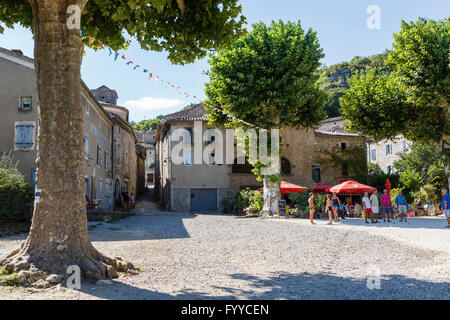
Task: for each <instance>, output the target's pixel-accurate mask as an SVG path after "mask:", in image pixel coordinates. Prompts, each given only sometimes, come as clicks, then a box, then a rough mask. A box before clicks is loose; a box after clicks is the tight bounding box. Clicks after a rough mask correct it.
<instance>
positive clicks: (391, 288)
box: [0, 212, 450, 300]
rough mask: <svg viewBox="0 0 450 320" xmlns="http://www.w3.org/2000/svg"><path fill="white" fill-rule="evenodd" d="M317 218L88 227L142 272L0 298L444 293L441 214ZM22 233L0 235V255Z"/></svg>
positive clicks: (445, 248)
mask: <svg viewBox="0 0 450 320" xmlns="http://www.w3.org/2000/svg"><path fill="white" fill-rule="evenodd" d="M318 223H319V224H318V225H316V226H311V225H309V224H308V222H307V221H306V220H301V219H286V220H279V219H276V220H274V219H269V220H267V219H266V220H262V219H258V218H254V219H236V218H233V217H231V216H227V215H209V214H203V215H192V214H179V213H162V212H160V213H158V212H152V213H150V212H148V213H140V214H139V215H138V216H134V217H130V218H126V219H123V220H120V221H118V222H115V223H103V224H99V223H89V225H90V229H91V231H90V233H91V239H92V241H93V243H94V245H95V247H96V248H98V249H99V250H100V251H102V252H103V253H106V254H107V255H109V256H112V257H115V256H120V257H122V258H124V259H125V260H128V261H132V262H133V263H134V264H135V265H136V266H138V267H140V268H141V269H142V270H143V271H142V272H141V273H140V274H139V275H135V276H133V275H126V276H121V277H120V278H119V279H117V280H115V281H114V284H113V285H109V286H97V285H95V284H94V283H83V284H82V288H81V290H80V291H75V290H69V289H66V288H50V289H45V290H37V289H24V288H5V287H3V288H0V298H1V299H371V300H373V299H450V274H449V266H450V231H449V230H448V229H443V228H442V227H443V226H444V225H445V223H444V220H443V219H436V218H434V219H410V220H409V221H408V223H406V224H400V222H395V224H390V225H388V224H383V223H380V224H377V225H367V226H365V225H364V223H363V221H362V220H360V219H351V220H349V219H347V220H344V222H342V223H340V224H337V225H333V226H328V225H326V224H325V223H326V221H324V220H321V221H319V222H318ZM24 238H25V236H24V235H22V236H12V237H8V238H2V239H0V257H4V256H5V255H6V254H8V253H9V252H10V251H11V250H13V249H15V248H17V247H18V246H19V244H20V242H21V241H22V240H23V239H24ZM429 242H433V244H432V245H430V244H429ZM368 268H378V270H379V272H380V273H381V278H380V279H381V280H380V281H381V282H380V289H374V290H369V289H368V288H367V279H368V276H369V275H370V274H369V273H368Z"/></svg>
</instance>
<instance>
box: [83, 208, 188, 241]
mask: <svg viewBox="0 0 450 320" xmlns="http://www.w3.org/2000/svg"><path fill="white" fill-rule="evenodd" d="M193 218H195V215H180V214H177V215H170V214H162V215H159V214H152V215H136V216H132V217H128V218H125V219H121V220H118V221H114V222H109V223H108V222H98V223H89V235H90V237H91V241H93V242H95V241H133V240H159V239H182V238H189V237H190V236H189V233H188V232H187V230H186V228H185V226H184V224H183V220H184V219H193Z"/></svg>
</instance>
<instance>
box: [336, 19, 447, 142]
mask: <svg viewBox="0 0 450 320" xmlns="http://www.w3.org/2000/svg"><path fill="white" fill-rule="evenodd" d="M394 38H395V43H394V45H393V51H392V52H390V53H389V55H388V58H387V60H386V64H387V66H388V67H389V69H390V70H391V73H390V74H384V73H380V72H377V71H375V70H372V71H369V72H367V73H364V72H360V73H358V75H357V76H354V77H352V78H351V79H350V81H349V84H350V89H349V90H348V91H346V92H345V94H344V96H343V97H342V98H341V100H340V101H341V105H342V115H343V117H344V118H346V119H347V120H348V121H349V129H350V130H353V131H360V132H362V133H364V134H367V135H370V136H372V137H373V138H374V139H375V140H381V139H384V138H393V137H395V136H396V135H398V134H403V135H404V136H405V137H406V138H407V139H409V140H413V141H423V142H439V141H441V140H442V137H443V136H444V135H446V134H447V135H448V134H450V120H449V118H448V100H449V96H450V59H449V50H450V18H446V19H443V20H438V21H433V20H427V19H423V18H419V19H418V20H417V21H415V22H409V23H408V22H405V21H402V25H401V30H400V31H399V32H398V33H397V34H394Z"/></svg>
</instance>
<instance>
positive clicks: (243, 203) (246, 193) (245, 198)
mask: <svg viewBox="0 0 450 320" xmlns="http://www.w3.org/2000/svg"><path fill="white" fill-rule="evenodd" d="M253 192H254V190H250V189H249V188H246V189H244V190H242V191H241V192H239V194H238V195H237V202H238V204H239V208H241V209H245V208H248V207H249V206H250V197H251V196H252V194H253Z"/></svg>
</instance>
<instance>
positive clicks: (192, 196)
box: [155, 105, 364, 211]
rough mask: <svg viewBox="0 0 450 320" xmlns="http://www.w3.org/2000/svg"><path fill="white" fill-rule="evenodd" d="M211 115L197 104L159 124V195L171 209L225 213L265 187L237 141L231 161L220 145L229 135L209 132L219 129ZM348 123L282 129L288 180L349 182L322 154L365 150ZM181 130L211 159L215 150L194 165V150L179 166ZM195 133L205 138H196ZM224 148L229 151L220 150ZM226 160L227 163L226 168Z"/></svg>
mask: <svg viewBox="0 0 450 320" xmlns="http://www.w3.org/2000/svg"><path fill="white" fill-rule="evenodd" d="M205 114H206V112H205V110H204V109H203V107H202V105H196V106H194V107H192V108H190V109H186V110H182V111H180V112H176V113H173V114H170V115H167V116H165V117H164V119H163V121H162V123H161V124H160V125H159V126H158V129H157V133H156V137H155V145H156V152H157V166H156V170H155V171H156V183H155V187H156V190H155V193H156V194H157V196H158V198H159V199H160V200H161V201H162V202H163V204H164V205H165V206H166V208H167V209H170V210H175V211H225V210H226V209H227V208H229V204H230V203H232V202H233V201H234V199H235V196H236V195H237V194H238V193H239V192H240V191H241V190H242V189H244V188H246V187H249V188H252V189H257V188H260V187H262V184H261V183H259V182H258V181H257V180H256V177H255V175H254V174H253V173H252V172H251V169H252V167H251V165H249V164H248V162H246V163H244V164H238V162H237V161H236V158H235V157H236V142H231V144H229V145H234V148H233V151H231V153H230V154H231V155H232V156H233V157H234V158H235V159H234V160H233V159H231V161H228V162H226V161H225V155H226V152H225V151H227V150H226V147H227V146H226V143H224V144H223V146H220V144H217V142H218V140H219V139H220V136H223V137H226V133H225V132H224V131H223V130H220V132H221V134H217V131H215V132H214V131H211V130H209V129H214V128H213V127H211V126H209V125H208V124H207V119H206V117H205ZM342 124H343V120H342V119H340V118H333V119H328V120H326V121H324V122H323V123H322V124H321V125H320V126H319V127H318V128H316V130H309V131H307V130H298V129H292V128H287V129H284V130H282V131H281V132H280V134H281V137H282V138H283V156H282V159H281V171H282V174H283V180H286V181H289V182H291V183H295V184H299V185H306V184H309V183H310V182H312V181H314V182H323V183H327V184H336V183H338V179H341V178H346V177H347V175H348V172H346V171H347V170H346V168H345V167H339V168H336V167H334V166H331V165H321V164H319V162H320V161H319V160H320V158H321V157H322V155H321V153H320V151H323V150H330V151H331V150H333V148H338V149H345V148H350V147H354V146H358V147H361V148H363V149H364V139H363V138H362V137H361V136H360V135H358V134H352V133H347V132H345V131H344V130H342ZM196 126H197V128H196ZM200 128H201V129H200ZM176 129H185V130H183V131H184V132H186V133H187V134H186V135H187V136H186V137H183V139H182V141H183V142H182V143H183V144H184V145H186V147H187V149H188V147H189V145H195V144H197V145H198V144H200V145H202V148H203V150H205V149H206V148H210V149H209V150H212V151H211V153H210V154H209V155H208V152H209V151H208V152H206V154H207V156H205V160H204V161H203V162H201V164H195V163H197V161H194V158H195V152H194V151H193V150H194V148H193V149H191V151H188V152H185V153H184V161H183V163H181V164H178V163H176V161H175V159H174V158H173V156H174V155H173V149H174V147H175V146H176V145H178V144H179V143H180V142H179V141H181V140H180V139H179V137H178V136H176V137H174V134H175V132H176ZM200 130H201V131H200ZM194 132H202V134H200V135H196V134H193V133H194ZM216 138H217V139H216ZM174 139H175V141H173V140H174ZM214 145H216V147H215V148H214ZM221 148H223V150H222V151H223V152H220V149H221ZM220 153H222V154H223V155H224V160H223V162H222V161H216V160H217V159H216V158H217V156H218V155H219V154H220ZM208 157H209V158H208ZM194 162H195V163H194ZM217 162H219V163H217ZM221 162H222V163H223V164H220V163H221ZM226 163H233V164H226Z"/></svg>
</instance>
